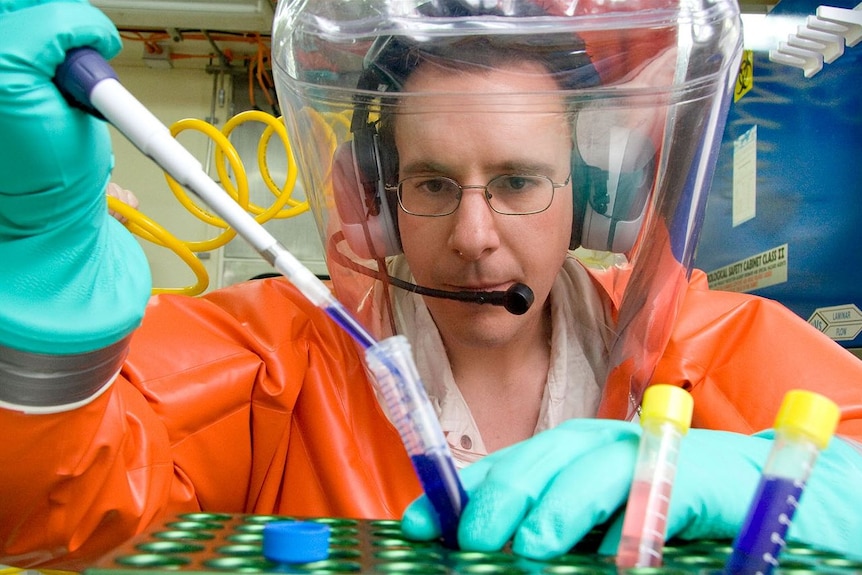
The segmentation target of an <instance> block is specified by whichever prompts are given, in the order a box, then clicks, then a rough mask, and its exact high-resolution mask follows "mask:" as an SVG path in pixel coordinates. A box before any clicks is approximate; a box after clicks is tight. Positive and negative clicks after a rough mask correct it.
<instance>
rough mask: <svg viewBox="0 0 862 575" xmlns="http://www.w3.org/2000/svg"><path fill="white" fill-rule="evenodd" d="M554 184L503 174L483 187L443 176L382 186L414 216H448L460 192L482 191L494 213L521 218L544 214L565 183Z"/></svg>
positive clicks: (543, 178)
mask: <svg viewBox="0 0 862 575" xmlns="http://www.w3.org/2000/svg"><path fill="white" fill-rule="evenodd" d="M571 179H572V174H571V172H570V173H569V175H568V176H566V181H565V182H563V183H561V184H557V183H555V182H554V181H553V180H551V178H549V177H547V176H525V175H521V174H506V175H502V176H497V177H496V178H494V179H492V180H491V181H490V182H488V183H487V184H486V185H484V186H462V185H461V184H459V183H458V182H456V181H455V180H453V179H452V178H447V177H444V176H410V177H409V178H404V179H403V180H401V181H400V182H398V185H397V186H386V189H387V190H389V191H397V192H398V204H399V205H400V206H401V209H402V210H404V211H405V212H407V213H408V214H412V215H414V216H427V217H439V216H448V215H449V214H452V213H454V212H455V210H457V209H458V206H459V205H461V197H462V196H463V195H464V190H468V189H471V188H473V189H477V190H482V191H483V192H484V193H483V196H484V197H485V201H486V202H488V206H489V207H490V208H491V209H492V210H494V211H495V212H497V213H498V214H503V215H510V216H525V215H529V214H538V213H539V212H544V211H545V210H547V209H548V207H550V205H551V202H552V201H553V199H554V190H556V189H557V188H562V187H564V186H567V185H568V184H569V181H570V180H571Z"/></svg>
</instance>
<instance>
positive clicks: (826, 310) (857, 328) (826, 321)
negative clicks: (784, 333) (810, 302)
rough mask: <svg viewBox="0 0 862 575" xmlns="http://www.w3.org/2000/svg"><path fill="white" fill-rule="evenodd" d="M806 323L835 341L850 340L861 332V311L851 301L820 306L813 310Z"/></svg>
mask: <svg viewBox="0 0 862 575" xmlns="http://www.w3.org/2000/svg"><path fill="white" fill-rule="evenodd" d="M808 323H810V324H811V325H813V326H814V327H816V328H817V329H819V330H820V331H822V332H823V333H825V334H826V335H828V336H829V337H831V338H832V339H834V340H835V341H850V340H852V339H856V336H857V335H859V332H862V311H859V308H858V307H856V304H852V303H848V304H845V305H833V306H830V307H821V308H817V309H816V310H814V313H812V314H811V317H809V318H808Z"/></svg>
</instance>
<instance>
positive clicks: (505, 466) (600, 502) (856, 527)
mask: <svg viewBox="0 0 862 575" xmlns="http://www.w3.org/2000/svg"><path fill="white" fill-rule="evenodd" d="M639 437H640V426H639V425H637V424H634V423H627V422H622V421H610V420H597V419H577V420H571V421H568V422H566V423H564V424H562V425H560V426H559V427H557V428H555V429H553V430H550V431H546V432H544V433H542V434H539V435H537V436H536V437H534V438H532V439H529V440H527V441H524V442H522V443H519V444H517V445H514V446H511V447H509V448H507V449H504V450H501V451H499V452H497V453H494V454H492V455H490V456H488V457H486V458H484V459H482V460H480V461H479V462H477V463H475V464H473V465H471V466H470V467H468V468H466V469H465V470H464V471H463V472H462V474H461V477H462V479H463V482H464V488H465V489H466V490H467V493H468V496H469V498H470V500H469V502H468V504H467V507H466V508H465V510H464V513H463V515H462V518H461V523H460V525H459V529H458V540H459V544H460V545H461V547H462V548H463V549H467V550H477V551H491V550H497V549H500V548H501V547H503V545H505V543H506V542H507V541H508V540H509V539H510V538H513V542H512V549H513V551H514V552H515V553H517V554H519V555H523V556H526V557H530V558H533V559H547V558H550V557H553V556H556V555H560V554H562V553H565V552H566V551H568V550H569V549H570V548H571V547H572V546H574V545H575V544H576V543H577V542H578V541H580V539H581V538H582V537H583V536H584V535H586V534H587V533H588V532H589V531H590V530H591V529H592V528H593V527H594V526H597V525H601V524H603V523H605V522H606V521H608V520H609V519H613V521H612V523H611V526H610V528H609V529H608V530H607V532H606V535H605V537H604V540H603V541H602V544H601V547H600V549H599V552H600V553H604V554H615V553H616V549H617V547H618V545H619V536H620V531H621V528H622V520H623V515H622V513H620V514H617V515H616V516H614V514H615V513H616V512H617V511H618V510H619V509H620V508H621V507H622V506H623V505H625V503H626V500H627V498H628V490H629V487H630V485H631V481H632V477H633V469H634V465H635V460H636V457H637V446H638V440H639ZM770 439H771V432H768V433H765V434H763V435H761V436H746V435H741V434H736V433H730V432H723V431H711V430H702V429H692V430H690V431H689V433H688V435H687V436H686V437H684V438H683V442H682V446H681V449H680V454H679V461H678V463H677V475H676V480H675V482H674V487H673V492H672V494H671V504H670V510H669V516H668V525H667V527H668V537H671V536H674V535H677V536H679V537H681V538H684V539H695V538H727V539H732V538H733V537H735V536H736V534H737V532H738V531H739V530H740V528H741V527H742V523H743V521H744V519H745V516H746V513H747V511H748V507H749V505H750V504H751V499H752V497H753V496H754V493H755V490H756V487H757V484H758V482H759V481H760V473H761V469H762V467H763V465H764V464H765V463H766V459H767V456H768V453H769V450H770V449H771V447H772V442H771V441H770ZM858 485H862V453H860V452H858V451H856V450H855V449H854V448H853V447H850V446H849V445H848V444H847V443H846V442H844V441H842V440H840V439H834V440H833V441H832V442H831V444H830V446H829V447H828V448H827V449H826V450H824V451H823V452H822V453H821V455H820V457H819V458H818V461H817V464H816V465H815V468H814V471H813V473H812V476H811V478H810V480H809V482H808V485H807V486H806V489H805V491H804V492H803V496H802V500H801V505H800V507H799V510H798V511H797V513H796V515H795V517H794V520H793V524H792V526H791V529H790V533H789V539H790V540H791V541H797V542H805V543H809V544H812V545H815V546H817V547H821V548H823V549H828V550H834V551H837V552H840V553H844V554H847V555H850V554H853V553H858V552H859V550H858V542H859V541H862V519H860V514H859V510H860V509H862V493H859V490H858V488H857V486H858ZM402 529H403V530H404V532H405V533H406V534H407V535H408V536H409V537H411V538H415V539H432V538H435V537H437V536H438V534H439V530H438V528H437V526H436V519H435V515H434V512H433V510H432V508H431V506H430V503H429V502H428V501H427V500H426V499H425V498H424V497H420V498H419V499H418V500H416V501H415V502H413V503H412V504H411V505H410V506H409V507H408V509H407V510H406V511H405V513H404V516H403V518H402Z"/></svg>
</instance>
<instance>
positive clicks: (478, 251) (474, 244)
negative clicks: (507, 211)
mask: <svg viewBox="0 0 862 575" xmlns="http://www.w3.org/2000/svg"><path fill="white" fill-rule="evenodd" d="M462 190H463V191H462V195H461V203H460V205H459V206H458V209H457V210H455V213H454V214H452V218H453V220H452V230H451V233H450V234H449V247H450V249H452V250H453V251H455V252H457V253H458V254H459V255H460V256H461V257H462V258H464V259H467V260H476V259H479V258H480V257H481V256H482V254H483V253H485V252H486V251H488V250H493V249H495V248H496V247H497V246H498V245H499V236H498V235H497V218H496V216H497V213H496V212H494V210H492V209H491V206H490V205H489V204H488V201H487V199H486V197H485V193H486V192H485V189H484V187H481V186H464V187H463V188H462Z"/></svg>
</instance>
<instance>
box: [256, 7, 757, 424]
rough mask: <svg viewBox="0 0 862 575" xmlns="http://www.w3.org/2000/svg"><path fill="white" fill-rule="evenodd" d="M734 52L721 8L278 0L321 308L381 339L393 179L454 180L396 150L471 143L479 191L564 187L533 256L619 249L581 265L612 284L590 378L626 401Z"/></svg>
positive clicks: (387, 319)
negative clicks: (540, 184) (543, 182)
mask: <svg viewBox="0 0 862 575" xmlns="http://www.w3.org/2000/svg"><path fill="white" fill-rule="evenodd" d="M740 51H741V33H740V25H739V20H738V12H737V7H736V3H735V2H733V1H731V0H722V1H716V2H709V1H685V0H681V1H669V0H657V1H646V0H644V1H641V2H632V1H625V2H622V1H610V2H609V1H607V0H592V1H587V2H583V1H577V0H535V1H532V0H430V1H420V0H389V1H385V0H366V1H362V2H344V1H343V0H293V1H290V2H282V3H279V9H278V12H277V15H276V21H275V24H274V30H273V64H274V75H275V79H276V84H277V86H276V87H277V91H278V97H279V102H280V105H281V108H282V110H283V111H284V114H285V121H286V124H287V128H288V132H289V134H290V136H291V139H292V144H293V149H294V152H295V154H296V155H297V156H298V157H297V163H298V165H299V167H300V175H301V178H302V180H303V183H304V187H305V190H306V194H307V195H308V198H309V201H310V202H311V204H312V210H313V211H314V214H315V217H316V219H317V224H318V228H319V230H320V233H321V237H322V239H323V242H324V246H325V248H326V253H327V266H328V268H329V273H330V276H331V277H332V281H333V284H334V288H335V292H336V295H337V297H338V298H339V299H340V300H341V301H342V303H344V304H345V306H347V307H348V309H349V310H351V311H352V312H353V313H355V314H356V316H357V318H359V319H360V321H362V322H363V323H364V324H365V325H366V327H367V328H368V329H369V330H371V332H372V333H373V334H374V335H375V336H377V337H381V338H382V337H385V336H387V335H391V334H392V333H394V332H395V331H397V322H396V321H395V315H396V312H395V311H394V310H393V308H392V305H393V304H392V299H393V298H392V294H391V292H392V290H394V289H398V288H396V287H395V286H394V285H393V281H395V282H397V281H398V280H399V279H400V280H407V281H409V280H410V278H411V276H412V275H413V274H412V272H411V270H410V262H409V261H404V260H405V256H404V254H403V249H402V248H403V245H404V243H405V240H408V239H409V238H406V237H402V235H401V229H400V226H399V220H400V219H401V218H403V217H404V214H403V210H401V209H400V208H399V197H398V194H399V189H401V190H402V191H403V187H400V186H399V184H401V183H402V181H403V180H404V179H405V178H414V176H420V177H426V176H433V177H438V176H442V177H448V178H451V179H454V180H458V177H460V176H462V174H460V173H450V172H453V171H457V170H455V169H454V168H453V165H454V163H455V162H453V161H452V160H451V158H450V159H446V158H441V160H440V161H439V162H436V161H435V160H434V159H433V158H429V157H428V155H427V154H426V156H425V157H423V161H422V162H418V161H416V154H415V153H414V148H416V147H417V146H419V147H421V146H420V143H422V142H425V141H428V142H433V141H434V139H435V138H440V137H442V136H441V134H445V135H447V136H449V137H453V136H457V135H458V132H459V131H461V132H463V138H456V139H455V140H453V141H457V142H461V141H466V140H468V139H470V140H471V141H473V142H479V141H480V138H481V146H480V145H478V143H477V145H476V146H474V147H473V148H470V150H471V151H470V152H468V153H462V154H461V155H460V156H459V157H461V158H465V157H472V156H473V151H474V150H475V155H476V158H475V163H476V164H477V165H478V164H479V163H481V162H482V161H485V160H481V158H490V157H492V156H494V157H498V158H500V165H498V166H492V167H489V168H488V169H487V170H485V171H484V172H483V176H482V177H484V178H485V179H486V180H488V181H490V180H492V179H493V178H495V177H498V176H501V175H525V176H539V177H540V178H545V179H547V180H550V181H551V182H555V183H560V182H565V185H564V186H559V187H557V188H554V191H553V194H554V200H553V201H554V202H557V201H561V202H563V201H565V202H569V203H570V204H571V214H570V217H565V218H561V219H560V220H559V221H560V227H561V229H560V230H558V232H559V233H558V234H556V236H555V237H556V238H557V239H555V240H554V241H553V242H551V243H550V244H549V245H548V248H547V249H549V250H554V251H555V253H556V252H559V261H560V262H562V260H563V259H564V258H565V257H566V254H567V251H568V250H571V249H575V248H581V249H586V250H591V251H593V252H601V253H609V254H619V257H617V258H616V259H615V261H616V262H618V263H617V264H615V265H617V267H618V268H619V269H615V270H612V271H608V270H605V271H601V272H596V273H597V274H598V275H602V274H605V275H607V274H609V273H613V274H616V276H615V277H616V278H624V279H625V281H621V280H619V279H615V280H614V282H613V285H614V286H615V287H614V289H611V290H610V291H611V292H612V293H611V296H612V298H613V300H614V302H615V305H616V306H617V310H618V312H617V314H616V317H617V320H618V322H619V323H618V325H617V326H616V329H615V333H616V334H617V336H616V337H617V339H616V341H615V342H614V343H613V344H612V347H611V352H610V365H609V366H608V373H609V375H608V377H609V378H611V379H615V380H621V381H622V384H621V385H620V384H619V383H620V382H619V381H618V382H616V383H617V384H616V385H614V386H613V388H614V389H623V390H626V391H628V392H630V393H628V395H629V396H630V398H624V399H620V400H619V402H625V403H626V404H627V405H629V407H631V406H633V405H635V404H636V403H637V402H638V401H639V397H640V395H641V393H642V390H643V388H644V387H645V385H646V384H647V383H648V382H649V380H650V377H651V375H652V373H653V371H654V368H655V365H656V362H657V361H658V359H659V357H660V356H661V353H662V352H663V350H664V347H665V346H666V344H667V341H668V338H669V337H670V330H671V328H672V325H673V323H674V321H675V318H676V315H677V311H678V309H679V307H680V304H681V299H682V295H683V293H684V288H685V285H686V283H687V279H688V277H689V275H690V271H691V264H692V258H693V250H694V246H695V243H696V241H697V238H698V233H699V228H700V222H701V221H702V217H703V212H704V209H705V198H706V192H707V190H708V187H709V184H710V180H711V176H712V171H713V168H714V166H715V154H716V152H717V145H718V142H719V140H720V137H721V133H722V130H723V124H724V119H725V116H726V111H727V110H726V109H727V105H728V101H729V95H730V93H731V89H732V86H733V82H734V80H735V77H736V71H737V69H738V63H739V62H738V61H739V55H740ZM421 126H427V129H425V130H424V131H423V129H422V128H421ZM480 150H481V151H480ZM517 150H520V151H521V152H523V154H524V157H523V158H519V157H517V152H516V151H517ZM528 152H529V153H528ZM491 164H492V162H491V161H490V160H487V161H485V163H484V164H483V165H484V166H491ZM465 165H466V160H465ZM450 168H451V169H450ZM477 177H478V176H477ZM567 178H569V179H568V180H567ZM513 181H515V182H518V183H520V182H521V180H513ZM527 181H531V182H532V181H539V179H535V180H534V179H528V180H527ZM409 182H410V183H411V192H413V193H415V191H416V190H420V189H421V190H423V191H431V192H433V191H436V190H439V189H440V188H439V187H438V186H437V184H438V183H439V182H436V181H434V180H430V181H429V182H427V183H426V182H425V181H420V182H418V183H417V181H416V180H415V179H410V180H409ZM458 183H460V184H464V183H469V184H471V185H470V186H469V187H473V188H475V187H477V186H476V185H477V184H478V185H479V187H481V185H484V184H486V183H487V182H486V181H478V182H477V181H470V182H458ZM498 184H499V182H496V184H495V185H498ZM456 187H457V186H456ZM446 189H447V190H452V189H454V188H452V186H447V187H446ZM470 192H472V190H470ZM465 193H468V192H465ZM484 193H487V189H486V190H485V192H484ZM543 193H547V189H545V191H544V192H543ZM447 201H450V202H451V201H453V200H452V199H451V198H449V199H448V200H447ZM460 201H464V200H463V199H461V200H460ZM495 201H502V200H499V199H488V202H489V205H490V206H491V207H492V208H493V207H494V204H493V202H495ZM539 203H541V202H539ZM414 205H415V204H414ZM424 205H425V204H423V206H424ZM524 205H530V206H533V205H536V202H533V201H531V202H525V203H524ZM422 209H423V210H427V211H433V209H430V208H424V207H423V208H422ZM414 217H415V216H414ZM503 217H519V218H520V217H531V216H503ZM562 228H564V229H562ZM440 249H441V250H443V249H444V246H441V248H440ZM395 270H398V271H397V272H396V271H395ZM393 278H394V279H393ZM539 292H540V293H539V294H538V295H539V297H542V296H543V295H546V293H545V292H542V291H541V290H539ZM416 297H418V296H416ZM632 398H633V399H634V401H629V400H630V399H632ZM631 414H632V412H631V409H628V410H627V413H626V415H629V416H630V415H631Z"/></svg>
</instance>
